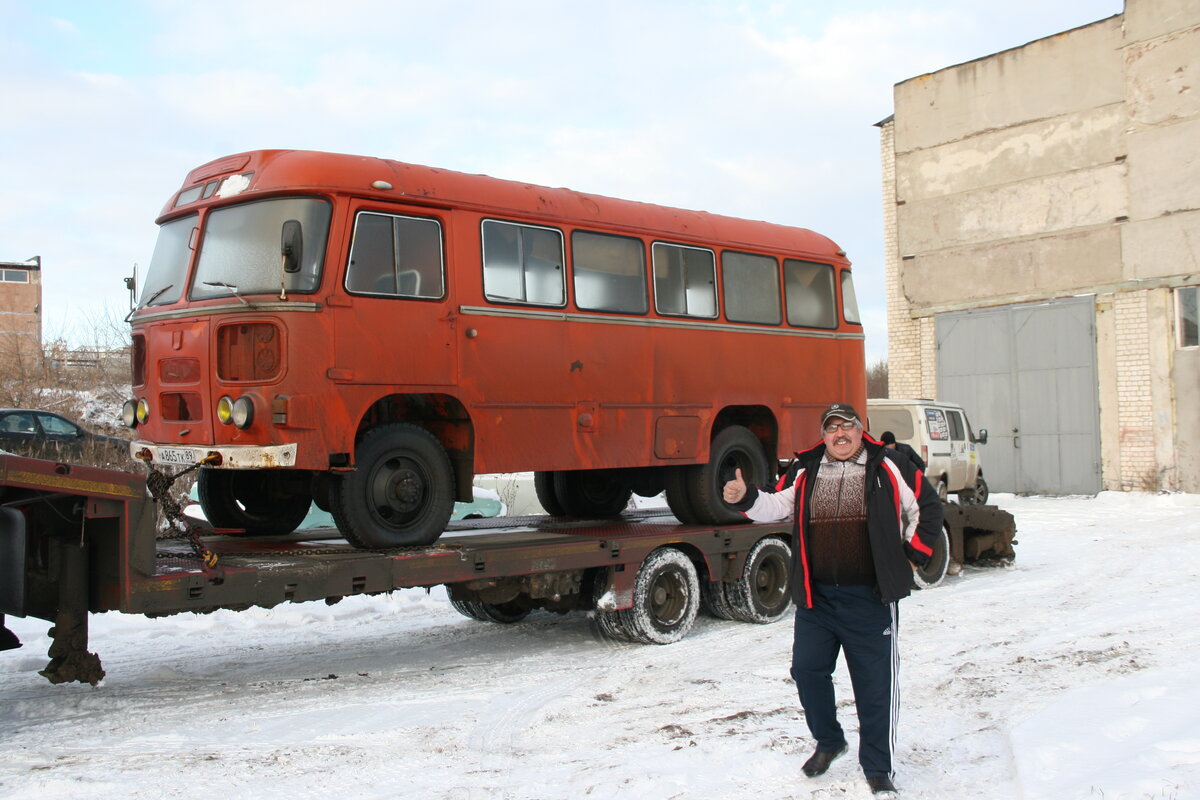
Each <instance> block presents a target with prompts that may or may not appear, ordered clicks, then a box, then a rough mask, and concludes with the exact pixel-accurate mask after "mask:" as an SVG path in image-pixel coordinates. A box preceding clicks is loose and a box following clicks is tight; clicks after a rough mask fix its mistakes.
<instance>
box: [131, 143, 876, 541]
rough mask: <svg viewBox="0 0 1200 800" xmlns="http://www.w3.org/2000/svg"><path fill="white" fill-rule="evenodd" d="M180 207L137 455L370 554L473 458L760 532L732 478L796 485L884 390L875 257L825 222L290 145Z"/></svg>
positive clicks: (589, 512) (583, 512)
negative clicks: (792, 477) (871, 374)
mask: <svg viewBox="0 0 1200 800" xmlns="http://www.w3.org/2000/svg"><path fill="white" fill-rule="evenodd" d="M158 224H159V226H160V231H159V236H158V241H157V244H156V245H155V249H154V255H153V257H152V259H151V262H150V266H149V269H148V270H147V274H146V278H145V280H144V283H143V286H142V287H141V294H140V300H139V303H138V307H137V308H136V309H135V311H134V312H133V313H132V314H131V317H130V321H131V324H132V326H133V348H132V362H133V363H132V384H133V394H134V399H132V400H130V401H129V402H128V403H127V404H126V407H125V410H124V413H125V421H126V423H127V424H129V425H130V426H131V427H135V428H137V433H138V435H137V437H136V439H137V440H136V441H135V442H134V443H133V444H132V447H131V452H132V453H133V454H134V456H135V457H137V458H140V459H141V460H143V461H146V462H152V463H155V464H170V465H186V464H194V463H196V462H198V461H203V466H202V467H201V468H200V470H199V479H198V482H199V496H200V502H201V504H202V506H203V508H204V511H205V513H206V514H207V515H208V518H209V520H210V521H211V522H212V523H213V524H214V525H215V526H217V527H224V528H236V529H243V530H245V531H247V532H248V533H252V534H264V533H284V532H290V531H291V530H293V529H294V528H295V527H296V526H297V525H298V524H299V523H300V521H301V520H302V519H303V517H304V515H305V513H306V512H307V509H308V507H309V504H310V503H311V502H315V503H316V504H317V505H318V506H319V507H320V508H322V509H325V510H327V511H330V512H331V513H332V515H333V518H334V520H335V521H336V523H337V526H338V528H339V531H340V532H341V533H342V535H343V536H345V538H346V539H347V540H348V541H350V542H351V543H353V544H355V545H357V546H360V547H396V546H408V545H418V544H428V543H430V542H432V541H434V540H435V539H436V538H437V537H438V536H439V535H440V534H441V532H442V531H443V529H444V527H445V524H446V521H447V519H448V518H449V516H450V514H451V511H452V507H453V503H454V501H455V500H456V499H457V500H463V501H468V500H470V499H471V495H472V481H473V478H474V476H475V475H476V474H487V473H497V472H525V471H532V472H533V473H534V479H535V486H536V489H537V492H538V496H539V499H540V500H541V502H542V505H543V506H544V507H545V508H546V510H547V511H548V512H550V513H552V514H557V515H565V516H578V517H587V516H611V515H616V514H619V513H620V511H621V510H622V509H623V508H625V507H626V505H627V503H628V501H629V498H630V495H631V493H634V492H636V493H637V494H639V495H643V496H653V495H656V494H658V493H659V492H661V491H663V490H666V492H667V499H668V502H669V504H670V506H671V509H672V510H673V512H674V513H675V514H676V516H678V517H679V518H680V519H681V520H683V521H684V522H697V523H720V522H730V521H737V520H741V519H742V517H741V516H740V515H738V514H737V513H736V512H734V511H732V509H729V508H728V507H727V506H726V505H725V503H724V502H723V500H722V499H721V487H722V485H723V483H724V481H725V480H726V479H727V478H728V477H730V476H731V475H732V473H733V470H734V469H735V468H738V467H740V468H741V469H742V471H743V473H744V474H745V475H746V476H747V479H749V480H754V481H759V482H762V481H769V480H772V479H773V478H774V476H775V475H776V474H777V469H778V466H779V458H780V456H784V457H786V456H788V455H790V453H791V451H792V449H793V448H794V447H795V446H797V445H803V444H807V443H808V442H810V441H811V440H813V439H814V438H815V437H816V436H817V435H818V431H817V428H818V412H819V410H820V409H821V408H822V407H823V406H825V405H827V404H828V403H830V402H832V401H835V400H849V401H850V402H855V403H861V402H865V395H866V379H865V369H864V356H863V332H862V325H861V323H860V320H859V317H858V310H857V306H856V303H855V299H854V292H853V288H852V283H851V279H850V268H849V267H850V264H849V262H848V261H847V260H846V256H845V253H844V252H843V251H842V250H841V249H840V248H839V247H838V246H837V245H836V244H834V243H833V242H832V241H830V240H829V239H827V238H825V237H824V236H821V235H818V234H816V233H813V232H812V231H808V230H804V229H800V228H789V227H784V226H780V225H773V224H769V223H765V222H749V221H745V220H739V219H732V218H729V217H723V216H718V215H715V214H709V213H705V212H697V211H684V210H680V209H674V208H665V207H661V206H655V205H649V204H645V203H637V202H630V201H625V200H615V199H612V198H607V197H601V196H597V195H589V194H582V193H580V192H575V191H570V190H567V189H551V188H547V187H543V186H533V185H529V184H523V183H518V182H513V181H505V180H498V179H494V178H489V177H485V176H480V175H467V174H462V173H457V172H450V171H447V170H441V169H433V168H429V167H422V166H417V165H413V164H405V163H401V162H397V161H390V160H384V159H379V158H366V157H358V156H349V155H335V154H329V153H316V152H303V151H290V150H264V151H255V152H249V153H242V154H239V155H233V156H228V157H226V158H221V159H218V160H216V161H213V162H210V163H208V164H205V165H204V166H201V167H198V168H196V169H195V170H193V171H192V172H191V173H190V174H189V175H188V176H187V179H186V180H185V181H184V183H183V186H182V188H181V189H180V190H179V192H178V193H177V194H175V195H174V196H172V197H171V198H170V200H169V201H168V203H167V204H166V207H165V208H164V209H163V212H162V214H161V216H160V217H159V219H158ZM859 407H860V408H862V407H864V406H859Z"/></svg>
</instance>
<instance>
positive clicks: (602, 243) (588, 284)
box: [571, 231, 647, 314]
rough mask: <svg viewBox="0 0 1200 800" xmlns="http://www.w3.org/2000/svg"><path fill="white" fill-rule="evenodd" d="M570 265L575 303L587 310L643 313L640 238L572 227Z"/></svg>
mask: <svg viewBox="0 0 1200 800" xmlns="http://www.w3.org/2000/svg"><path fill="white" fill-rule="evenodd" d="M571 265H572V273H573V274H574V276H575V277H574V280H575V305H577V306H579V307H580V308H582V309H586V310H588V311H619V312H623V313H626V314H645V313H646V310H647V303H646V251H645V247H644V246H643V245H642V242H641V241H640V240H639V239H631V238H629V237H626V236H613V235H611V234H607V233H591V232H590V231H575V232H574V233H572V234H571Z"/></svg>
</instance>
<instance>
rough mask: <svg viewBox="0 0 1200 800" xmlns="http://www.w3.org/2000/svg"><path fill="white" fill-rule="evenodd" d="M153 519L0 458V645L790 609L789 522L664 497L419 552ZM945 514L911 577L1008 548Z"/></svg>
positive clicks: (514, 523)
mask: <svg viewBox="0 0 1200 800" xmlns="http://www.w3.org/2000/svg"><path fill="white" fill-rule="evenodd" d="M956 509H957V510H956ZM164 516H169V515H163V514H160V513H159V507H158V504H156V502H155V501H154V500H153V499H152V498H151V497H150V495H149V493H148V492H147V481H146V478H145V477H144V476H141V475H137V474H133V473H129V472H120V471H114V470H103V469H95V468H91V467H82V466H74V465H69V464H62V463H54V462H50V461H39V460H35V459H28V458H21V457H17V456H11V455H0V650H4V649H7V648H12V647H18V646H20V643H19V642H18V641H17V639H16V636H15V635H14V634H13V633H12V632H11V631H9V630H8V629H7V628H5V627H4V615H11V616H17V617H26V616H32V617H36V618H39V619H44V620H47V621H50V622H52V623H53V627H52V628H51V629H50V636H51V645H50V649H49V652H48V655H49V657H50V663H49V664H48V665H47V667H46V668H45V669H44V670H41V671H40V674H41V675H43V676H44V677H46V678H47V679H48V680H50V681H51V682H52V683H63V682H68V681H79V682H86V683H91V684H93V685H94V684H96V683H97V682H98V681H100V680H101V679H102V678H103V677H104V670H103V668H102V666H101V664H100V659H99V657H98V656H97V655H96V654H94V653H91V652H89V651H88V617H89V614H92V613H99V612H106V611H117V612H121V613H127V614H146V615H149V616H166V615H170V614H179V613H184V612H193V613H206V612H210V611H214V610H217V609H231V610H244V609H247V608H251V607H255V606H258V607H263V608H271V607H273V606H275V605H278V604H280V603H286V602H296V603H299V602H306V601H312V600H325V601H326V602H329V603H334V602H337V601H339V600H341V599H342V598H344V597H349V596H351V595H357V594H378V593H384V592H391V591H394V590H396V589H408V588H422V587H423V588H432V587H434V586H439V585H444V586H445V587H446V589H447V591H448V594H449V597H450V601H451V603H452V604H453V606H454V607H455V608H456V609H457V610H458V611H459V612H461V613H463V614H464V615H466V616H469V617H472V618H474V619H478V620H482V621H489V622H498V623H511V622H517V621H519V620H520V619H522V618H523V617H524V616H526V615H527V614H528V613H529V612H530V611H532V610H534V609H538V608H544V609H547V610H550V611H556V612H567V611H580V610H582V611H588V612H590V613H591V614H592V617H593V619H594V621H595V624H596V627H597V628H598V630H599V632H600V633H601V634H602V635H603V636H606V637H609V638H613V639H619V640H627V641H635V642H645V643H655V644H668V643H670V642H674V641H677V640H678V639H681V638H682V637H683V636H685V635H686V634H687V633H688V631H689V630H690V629H691V627H692V625H693V623H694V622H695V619H696V615H697V613H698V611H699V610H700V609H701V608H703V609H704V610H705V611H707V612H708V613H709V614H712V615H714V616H717V617H720V618H724V619H729V620H738V621H743V622H750V623H760V624H761V623H769V622H774V621H776V620H778V619H780V618H781V617H782V616H784V614H785V613H786V612H787V611H788V609H789V608H790V606H791V600H790V596H789V594H788V579H789V567H790V563H791V547H790V539H791V528H792V524H791V522H790V521H785V522H779V523H771V524H752V523H747V524H740V525H717V526H705V525H684V524H681V523H679V522H678V521H677V520H676V519H675V517H673V516H671V514H670V512H669V511H668V510H667V509H661V510H659V509H655V510H642V511H635V512H626V513H625V514H623V515H622V516H621V517H619V518H616V519H604V520H567V519H562V518H555V517H548V516H544V515H538V516H528V517H513V518H507V517H506V518H490V519H482V520H463V521H459V522H455V523H452V524H451V527H450V528H449V529H448V530H447V532H446V533H445V534H443V536H442V537H441V538H440V539H439V540H438V541H437V542H436V543H435V544H433V545H430V546H427V547H416V548H397V549H392V550H362V549H357V548H355V547H352V546H351V545H349V544H348V543H346V542H345V541H344V540H343V539H342V538H341V537H340V536H339V534H338V533H337V531H336V530H335V529H333V528H319V529H313V530H306V531H299V532H296V533H293V534H289V535H286V536H246V535H239V534H240V533H241V532H238V531H222V530H215V529H211V528H208V529H203V530H198V531H194V532H196V533H197V534H198V535H197V536H196V537H194V538H189V537H187V536H183V535H181V534H180V533H179V532H178V530H177V529H176V528H172V527H170V526H168V525H165V524H164V523H163V522H162V519H163V518H164ZM946 519H947V522H946V526H945V533H946V535H945V536H944V537H942V540H941V541H940V542H939V543H938V544H937V546H935V556H934V559H933V560H932V561H931V563H930V566H929V567H927V568H926V572H925V574H921V573H918V574H917V575H916V576H915V578H914V583H915V584H916V585H917V586H918V587H920V588H925V587H929V586H933V585H936V584H937V583H938V582H939V581H940V580H941V578H942V576H944V575H945V574H946V572H947V569H948V568H950V571H951V572H953V571H955V570H954V569H953V567H954V566H956V565H961V562H962V561H964V560H973V559H978V558H989V557H991V558H1000V559H1008V558H1011V557H1012V553H1013V551H1012V545H1013V544H1014V543H1015V541H1014V539H1013V534H1014V533H1015V525H1014V524H1013V519H1012V516H1011V515H1009V514H1008V513H1007V512H1004V511H1001V510H999V509H997V508H995V507H992V506H971V507H963V508H962V509H959V508H958V507H957V506H947V515H946ZM197 551H199V552H201V553H203V554H205V555H210V554H211V555H215V563H210V562H206V560H205V559H203V558H202V557H200V555H198V554H197Z"/></svg>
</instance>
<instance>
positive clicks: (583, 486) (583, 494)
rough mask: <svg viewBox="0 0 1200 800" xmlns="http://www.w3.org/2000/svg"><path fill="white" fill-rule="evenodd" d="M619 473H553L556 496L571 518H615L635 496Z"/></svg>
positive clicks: (593, 471)
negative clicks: (619, 476)
mask: <svg viewBox="0 0 1200 800" xmlns="http://www.w3.org/2000/svg"><path fill="white" fill-rule="evenodd" d="M617 475H619V473H617V472H615V471H608V470H597V469H578V470H562V471H559V472H555V473H554V481H553V484H554V497H555V500H557V502H558V505H559V506H560V507H561V508H562V510H563V513H564V514H565V515H566V516H568V517H585V518H586V517H615V516H617V515H618V514H620V513H621V512H622V511H624V510H625V507H626V506H628V505H629V498H630V497H632V496H633V490H632V489H630V488H629V487H628V486H627V485H626V484H625V483H623V482H622V481H621V480H620V478H618V477H616V476H617Z"/></svg>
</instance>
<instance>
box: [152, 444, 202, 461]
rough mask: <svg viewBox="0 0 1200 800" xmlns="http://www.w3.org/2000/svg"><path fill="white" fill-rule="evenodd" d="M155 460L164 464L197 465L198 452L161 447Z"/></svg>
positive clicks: (180, 448)
mask: <svg viewBox="0 0 1200 800" xmlns="http://www.w3.org/2000/svg"><path fill="white" fill-rule="evenodd" d="M155 460H156V461H158V462H159V463H162V464H195V463H196V451H195V450H192V449H190V448H183V447H160V448H158V458H156V459H155Z"/></svg>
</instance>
